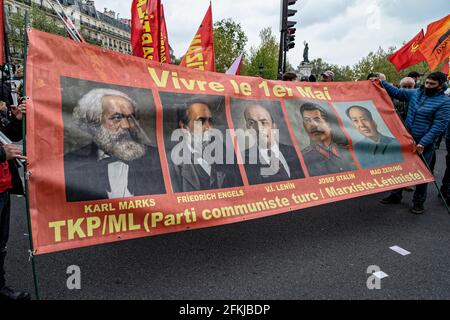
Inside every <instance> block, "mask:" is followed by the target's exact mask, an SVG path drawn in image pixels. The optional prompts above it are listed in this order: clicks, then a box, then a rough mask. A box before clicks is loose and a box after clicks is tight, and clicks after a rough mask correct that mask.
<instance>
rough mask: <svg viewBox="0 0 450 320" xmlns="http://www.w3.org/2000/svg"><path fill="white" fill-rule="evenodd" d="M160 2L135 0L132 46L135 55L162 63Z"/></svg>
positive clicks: (156, 0)
mask: <svg viewBox="0 0 450 320" xmlns="http://www.w3.org/2000/svg"><path fill="white" fill-rule="evenodd" d="M160 10H161V1H160V0H133V2H132V4H131V46H132V48H133V55H135V56H138V57H142V58H145V59H148V60H153V61H160V52H161V48H160V46H161V39H160V37H161V36H160V34H161V32H160V28H161V23H160V17H161V14H160Z"/></svg>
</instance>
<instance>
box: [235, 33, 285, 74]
mask: <svg viewBox="0 0 450 320" xmlns="http://www.w3.org/2000/svg"><path fill="white" fill-rule="evenodd" d="M259 37H260V38H261V44H260V45H259V46H258V47H257V48H253V47H252V48H251V49H250V57H249V59H246V63H245V64H244V70H243V72H242V74H243V75H249V76H260V77H262V78H264V79H277V73H278V41H277V40H276V39H275V36H274V35H273V34H272V29H271V28H265V29H263V30H261V32H260V34H259Z"/></svg>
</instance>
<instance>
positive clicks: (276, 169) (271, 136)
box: [243, 102, 305, 184]
mask: <svg viewBox="0 0 450 320" xmlns="http://www.w3.org/2000/svg"><path fill="white" fill-rule="evenodd" d="M244 118H245V123H246V127H247V129H248V130H251V132H252V133H253V135H254V140H255V143H254V145H253V146H251V147H250V148H248V149H246V150H245V152H243V158H244V159H245V160H244V166H245V171H246V173H247V178H248V182H249V183H250V184H260V183H271V182H278V181H284V180H294V179H301V178H304V177H305V175H304V174H303V170H302V168H301V165H300V161H299V160H298V156H297V152H296V151H295V148H294V147H292V146H288V145H285V144H281V143H280V142H279V137H278V134H277V132H278V129H277V128H278V126H277V124H276V123H275V122H274V118H273V116H272V114H271V112H270V109H269V108H264V107H263V106H261V105H259V104H258V103H256V102H255V103H250V104H249V105H247V107H246V108H245V110H244ZM252 158H254V159H252ZM251 160H254V161H251Z"/></svg>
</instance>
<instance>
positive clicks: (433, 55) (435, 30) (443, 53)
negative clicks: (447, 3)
mask: <svg viewBox="0 0 450 320" xmlns="http://www.w3.org/2000/svg"><path fill="white" fill-rule="evenodd" d="M419 50H420V52H421V53H422V54H423V56H424V57H425V58H426V60H427V62H428V66H429V67H430V70H436V68H437V67H438V66H439V64H440V63H441V62H442V61H444V59H445V58H447V57H449V56H450V14H449V15H448V16H446V17H444V18H442V19H441V20H438V21H435V22H433V23H430V24H429V25H428V27H427V33H426V35H425V38H424V39H423V41H422V44H421V46H420V49H419Z"/></svg>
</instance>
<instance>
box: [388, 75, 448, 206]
mask: <svg viewBox="0 0 450 320" xmlns="http://www.w3.org/2000/svg"><path fill="white" fill-rule="evenodd" d="M446 82H447V75H445V74H444V73H442V72H432V73H430V74H429V75H428V77H427V78H426V80H425V84H424V85H422V86H421V87H420V88H419V89H398V88H396V87H395V86H393V85H392V84H389V83H388V82H387V81H381V84H382V86H383V87H384V89H386V91H387V93H388V94H389V95H390V96H391V98H395V99H398V100H400V101H405V102H408V103H409V109H408V114H407V116H406V120H405V127H406V129H407V130H408V131H409V133H410V134H411V136H412V137H413V139H414V141H415V143H416V151H417V153H418V154H420V155H421V156H422V160H424V161H425V162H426V164H427V165H428V166H429V167H430V168H431V167H432V161H433V157H434V156H435V145H436V141H437V140H438V139H439V137H440V136H441V135H442V134H444V132H445V130H446V129H447V125H448V122H449V120H450V98H449V97H447V96H446V95H445V94H444V92H445V90H447V85H446ZM402 191H403V189H397V190H394V191H392V192H391V194H390V195H389V196H388V197H386V198H384V199H382V200H381V203H384V204H398V203H400V202H401V199H402ZM426 199H427V184H421V185H418V186H417V187H416V191H415V192H414V196H413V207H412V208H411V210H410V211H411V213H414V214H422V213H423V212H424V211H425V208H424V203H425V201H426Z"/></svg>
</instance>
